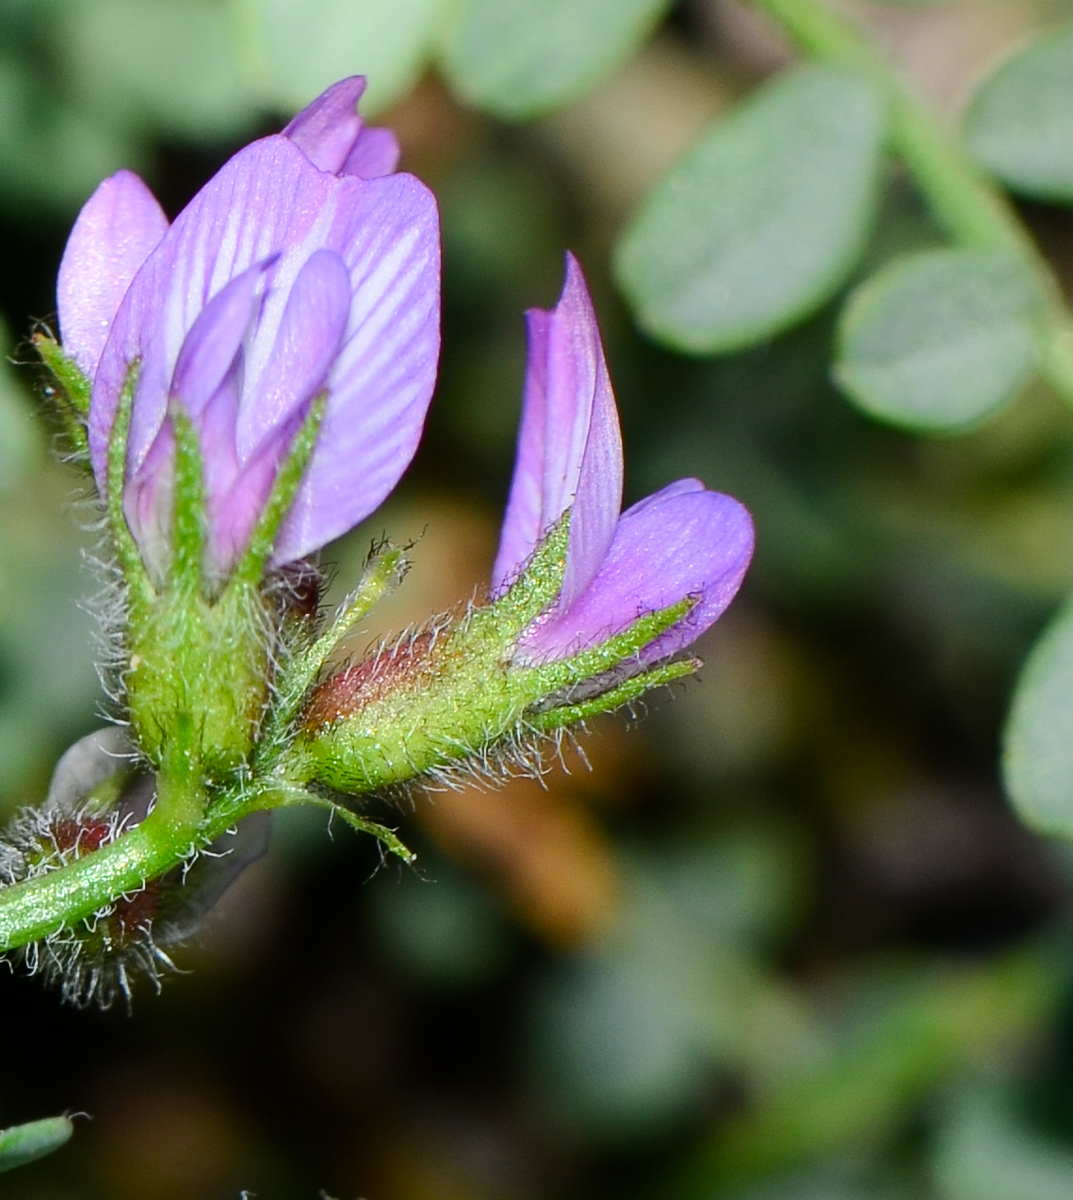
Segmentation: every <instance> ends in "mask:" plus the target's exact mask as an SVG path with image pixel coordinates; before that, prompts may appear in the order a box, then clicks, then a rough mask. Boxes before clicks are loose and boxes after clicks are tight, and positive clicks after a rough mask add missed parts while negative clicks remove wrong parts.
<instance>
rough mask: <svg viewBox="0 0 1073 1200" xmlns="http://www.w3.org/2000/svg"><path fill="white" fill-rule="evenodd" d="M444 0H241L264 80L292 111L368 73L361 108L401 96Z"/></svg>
mask: <svg viewBox="0 0 1073 1200" xmlns="http://www.w3.org/2000/svg"><path fill="white" fill-rule="evenodd" d="M444 3H445V0H302V3H300V4H296V3H294V0H243V13H244V20H243V25H242V33H241V36H242V41H243V48H244V51H245V57H246V60H247V64H248V66H249V68H250V70H251V72H252V73H253V74H254V75H255V76H256V78H257V81H258V84H259V85H260V86H261V87H262V89H264V90H265V91H266V92H267V93H268V94H269V95H270V96H271V97H272V99H273V100H274V101H275V102H276V103H277V104H279V105H280V107H281V108H283V109H285V110H287V111H293V110H295V109H298V108H301V107H303V106H304V105H306V104H308V103H309V101H310V100H312V99H313V97H314V96H317V95H319V94H320V92H322V91H323V90H324V89H325V88H326V87H327V86H328V85H329V84H331V83H335V81H336V80H337V79H342V78H344V77H345V76H347V75H365V76H366V77H367V78H368V87H367V89H366V92H365V95H364V97H363V98H362V112H363V113H365V114H370V113H374V112H376V111H377V110H381V109H383V108H385V107H386V106H387V105H388V104H390V103H391V102H392V101H393V100H396V99H398V98H399V97H400V96H401V95H402V94H403V93H404V92H406V91H407V90H408V89H409V88H410V87H411V86H412V85H413V83H414V82H415V81H416V79H417V77H418V75H420V73H421V71H422V69H423V68H424V66H425V63H426V61H427V60H428V58H429V56H430V54H431V53H432V48H433V45H434V43H435V41H436V38H437V37H438V35H439V30H440V26H441V24H442V18H443V10H444Z"/></svg>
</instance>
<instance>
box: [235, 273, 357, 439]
mask: <svg viewBox="0 0 1073 1200" xmlns="http://www.w3.org/2000/svg"><path fill="white" fill-rule="evenodd" d="M349 317H350V274H349V272H348V271H347V268H346V263H344V262H343V260H342V258H340V256H339V255H338V254H337V253H336V252H335V251H334V250H317V251H316V252H315V253H313V254H312V255H311V256H310V257H309V259H307V261H306V262H305V263H304V264H303V266H302V268H301V270H300V271H299V272H298V275H297V277H296V278H295V281H294V285H293V286H292V287H291V290H290V294H289V295H288V297H287V303H286V305H285V307H284V309H283V315H282V318H281V320H280V323H279V328H278V330H277V331H276V337H275V341H274V343H273V345H272V350H271V353H270V355H269V358H268V361H267V363H266V364H265V368H264V370H263V371H262V372H261V373H260V378H259V379H258V381H257V384H256V386H252V387H249V388H248V389H247V391H246V394H245V395H244V396H243V398H242V421H241V429H240V432H239V434H238V437H239V443H238V450H239V454H240V455H241V456H242V457H243V459H245V458H247V457H249V456H250V455H252V454H253V453H254V452H255V450H256V448H257V447H258V446H259V444H260V443H261V442H262V441H263V440H264V439H265V438H266V437H267V436H268V435H269V434H271V433H272V431H274V430H275V429H276V427H277V426H279V425H280V424H281V423H282V422H283V421H286V420H288V419H289V418H290V417H292V416H293V414H294V413H296V412H300V413H302V414H303V415H304V410H305V409H306V408H307V407H308V405H309V402H310V400H312V398H313V396H314V395H315V394H316V393H317V392H319V391H320V390H321V389H322V388H323V387H324V384H325V380H326V379H327V376H328V372H329V370H330V368H331V366H332V363H334V362H335V359H336V357H337V355H338V353H339V348H340V346H341V345H342V342H343V336H344V334H345V333H346V327H347V321H348V319H349Z"/></svg>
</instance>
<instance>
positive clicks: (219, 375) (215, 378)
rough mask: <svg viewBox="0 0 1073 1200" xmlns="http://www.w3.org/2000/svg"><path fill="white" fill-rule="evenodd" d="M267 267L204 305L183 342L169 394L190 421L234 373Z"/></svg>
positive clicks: (227, 287)
mask: <svg viewBox="0 0 1073 1200" xmlns="http://www.w3.org/2000/svg"><path fill="white" fill-rule="evenodd" d="M268 265H269V264H268V263H257V264H255V265H254V266H252V267H250V268H249V270H247V271H243V272H242V274H241V275H239V276H238V277H237V278H236V279H232V280H231V281H230V283H228V284H226V285H225V286H224V287H223V288H222V289H221V290H220V291H219V292H217V293H216V295H215V296H213V298H212V299H211V300H210V301H209V302H208V304H206V305H205V307H204V308H203V309H202V311H201V313H200V314H199V315H198V318H197V320H196V321H195V322H194V323H193V325H192V326H191V327H190V332H189V333H188V334H187V335H186V337H185V339H184V340H183V344H182V348H181V349H180V350H179V356H178V359H177V360H176V363H175V370H174V372H173V373H172V377H171V389H170V390H171V394H172V395H173V396H178V397H179V398H180V399H181V400H182V402H183V404H184V405H185V407H186V408H187V410H188V411H189V413H190V415H191V416H192V417H194V418H197V417H198V416H199V415H200V413H201V412H202V410H203V409H204V408H205V406H206V405H207V404H208V403H209V401H210V400H211V399H212V398H213V396H215V395H216V393H217V392H218V391H219V390H220V387H221V385H222V384H223V382H224V379H225V378H226V377H227V375H228V374H229V373H231V372H232V371H233V370H234V369H235V366H236V359H237V358H238V353H239V350H240V349H241V348H242V344H243V342H244V341H245V340H246V337H247V335H248V334H249V332H250V329H251V326H252V325H253V322H254V319H255V317H256V315H257V311H258V309H259V308H260V306H261V295H260V292H261V286H262V281H263V279H264V275H265V271H266V270H267V267H268ZM232 436H233V434H232ZM208 449H209V448H206V452H207V451H208Z"/></svg>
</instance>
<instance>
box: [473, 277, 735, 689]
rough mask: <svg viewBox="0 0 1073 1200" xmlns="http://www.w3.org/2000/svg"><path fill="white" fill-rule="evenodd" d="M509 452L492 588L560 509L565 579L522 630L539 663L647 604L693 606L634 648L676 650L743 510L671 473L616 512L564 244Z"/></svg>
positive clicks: (707, 595) (565, 653)
mask: <svg viewBox="0 0 1073 1200" xmlns="http://www.w3.org/2000/svg"><path fill="white" fill-rule="evenodd" d="M527 316H528V326H529V361H528V367H527V372H526V381H525V401H524V408H523V413H522V424H521V431H520V434H519V438H518V457H517V462H516V464H515V469H514V480H513V483H512V485H511V491H510V499H509V501H508V505H507V512H506V517H505V519H504V523H503V532H502V535H501V539H500V544H499V552H498V554H497V556H496V561H495V566H494V568H493V572H492V587H493V594H502V593H503V592H505V591H506V590H507V588H508V587H509V585H510V584H511V583H512V582H513V581H514V580H515V579H516V578H517V577H518V576H519V575H520V573H521V572H522V571H523V570H524V568H525V565H526V563H527V562H528V560H529V559H530V557H531V556H532V554H533V552H534V551H535V550H536V549H537V547H538V545H539V544H540V543H541V541H542V540H543V539H544V538H545V537H546V536H547V534H548V533H549V531H550V530H551V529H552V528H553V527H554V526H555V525H556V524H557V523H558V522H559V521H560V520H561V519H562V518H563V517H564V516H565V515H566V514H567V513H568V512H569V514H570V515H569V538H568V542H567V548H566V555H565V563H564V569H563V576H562V584H561V586H560V588H559V591H558V595H557V596H556V598H555V600H554V602H553V604H552V605H551V606H550V607H549V608H547V609H546V610H545V611H544V612H543V613H542V614H541V615H540V616H539V617H537V619H536V620H535V621H533V622H532V624H531V625H529V627H528V628H527V629H525V630H524V631H523V632H522V634H521V635H520V637H519V639H518V641H517V644H516V648H515V661H517V662H519V663H521V664H526V665H538V664H541V663H547V662H552V661H555V660H558V659H564V658H567V657H569V656H571V655H574V654H577V653H578V652H579V651H582V650H585V649H588V648H589V647H592V646H596V645H599V644H600V643H602V642H606V641H608V640H609V639H610V638H612V637H614V636H615V635H616V634H619V633H621V632H622V631H623V630H625V629H627V628H628V627H629V626H630V625H631V624H633V623H634V622H635V621H636V620H637V619H638V618H639V617H642V616H644V615H645V614H646V613H653V612H658V611H660V610H662V609H668V608H672V607H673V606H675V605H677V604H680V603H681V602H683V601H691V602H692V603H691V607H690V608H689V610H688V611H687V612H686V613H685V615H684V616H682V618H681V619H680V620H679V621H677V623H675V624H674V625H672V626H671V627H670V628H668V629H665V630H664V631H663V632H662V633H660V634H659V635H658V636H657V637H655V638H654V639H653V640H652V641H650V642H648V643H647V644H646V645H644V646H643V647H642V648H641V649H640V650H639V651H638V664H637V665H638V667H645V666H648V665H649V664H651V663H654V662H656V661H658V660H660V659H663V658H666V657H668V656H669V655H672V654H675V653H677V652H678V651H680V650H682V649H684V648H685V647H686V646H688V645H689V644H690V643H691V642H693V641H695V640H696V639H697V638H698V637H699V636H700V635H701V634H702V633H703V632H704V631H705V630H706V629H707V628H708V626H709V625H711V624H712V622H713V621H715V620H716V618H717V617H718V616H719V615H720V614H721V613H722V612H723V610H724V609H725V608H726V607H727V605H728V604H729V603H730V601H731V600H732V599H733V597H734V595H735V593H736V592H737V590H738V588H739V587H740V585H741V581H742V578H743V577H744V575H745V570H746V568H747V567H748V565H749V560H750V558H751V557H752V552H753V523H752V519H751V518H750V516H749V513H748V512H747V511H746V509H745V508H744V507H743V506H742V505H741V504H739V503H738V501H737V500H735V499H733V498H732V497H731V496H725V495H723V494H722V493H720V492H712V491H709V490H707V489H706V488H705V487H704V485H703V484H702V483H701V482H700V481H699V480H697V479H680V480H678V482H677V483H672V484H669V485H668V486H667V487H665V488H663V489H662V490H661V491H658V492H656V493H655V494H654V495H651V496H648V497H647V498H646V499H644V500H641V501H640V502H639V503H637V504H635V505H633V507H632V508H628V509H627V510H626V511H625V512H621V507H622V477H623V470H622V435H621V433H620V431H619V422H618V412H617V410H616V407H615V397H614V393H613V392H612V390H611V380H610V378H609V376H608V371H607V364H606V362H605V360H604V353H603V348H602V346H601V344H600V332H599V328H598V327H597V324H596V315H595V313H594V311H593V307H592V301H591V299H590V298H589V294H588V291H587V289H586V287H585V280H584V277H583V276H582V273H581V269H580V267H579V266H578V264H577V261H576V260H575V259H574V257H573V256H572V255H567V263H566V282H565V285H564V288H563V293H562V297H561V298H560V300H559V303H558V304H557V305H556V307H555V308H554V309H552V310H551V311H545V310H543V309H531V310H530V311H529V313H528V314H527Z"/></svg>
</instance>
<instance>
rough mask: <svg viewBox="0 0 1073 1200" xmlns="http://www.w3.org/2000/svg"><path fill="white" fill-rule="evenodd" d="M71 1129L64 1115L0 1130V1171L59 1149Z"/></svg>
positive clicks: (21, 1164) (72, 1127)
mask: <svg viewBox="0 0 1073 1200" xmlns="http://www.w3.org/2000/svg"><path fill="white" fill-rule="evenodd" d="M73 1132H74V1126H73V1125H72V1124H71V1122H70V1120H69V1119H68V1118H67V1117H46V1118H45V1119H44V1120H43V1121H30V1122H29V1123H28V1124H26V1125H12V1126H11V1128H10V1129H3V1130H0V1171H12V1170H14V1169H15V1167H21V1166H23V1165H24V1164H26V1163H31V1162H33V1161H34V1160H35V1159H38V1158H44V1157H45V1155H46V1154H51V1153H52V1152H53V1150H58V1149H59V1148H60V1147H61V1146H62V1145H63V1144H64V1142H66V1141H67V1140H68V1139H69V1138H70V1136H71V1134H72V1133H73Z"/></svg>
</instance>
